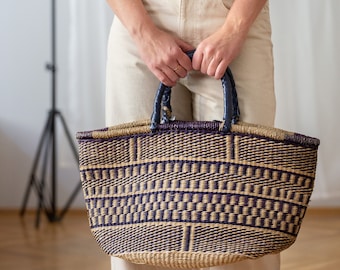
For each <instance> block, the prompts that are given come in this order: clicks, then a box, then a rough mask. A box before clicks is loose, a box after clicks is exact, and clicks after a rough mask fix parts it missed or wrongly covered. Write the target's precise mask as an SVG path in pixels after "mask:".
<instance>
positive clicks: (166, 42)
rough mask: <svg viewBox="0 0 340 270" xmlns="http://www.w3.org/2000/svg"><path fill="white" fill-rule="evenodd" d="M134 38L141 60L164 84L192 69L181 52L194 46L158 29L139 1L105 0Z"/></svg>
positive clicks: (170, 84)
mask: <svg viewBox="0 0 340 270" xmlns="http://www.w3.org/2000/svg"><path fill="white" fill-rule="evenodd" d="M107 2H108V4H109V5H110V7H111V8H112V10H113V11H114V13H115V16H117V17H118V18H119V19H120V20H121V22H122V23H123V24H124V26H125V27H126V29H127V31H128V32H129V33H130V35H131V37H132V39H133V40H134V41H135V43H136V45H137V47H138V50H139V53H140V56H141V58H142V60H143V61H144V62H145V63H146V65H147V66H148V68H149V69H150V71H151V72H152V73H153V74H154V75H155V76H156V77H157V78H158V80H160V81H161V82H162V83H164V84H165V85H167V86H174V85H175V84H176V82H177V81H178V79H179V78H183V77H185V76H186V75H187V73H188V71H190V70H192V66H191V61H190V59H189V57H188V56H187V55H186V54H185V53H184V52H185V51H189V50H192V49H194V48H193V46H191V45H190V44H188V43H186V42H184V41H183V40H180V39H178V38H176V37H174V36H172V35H171V34H169V33H167V32H165V31H162V30H160V29H159V28H157V26H156V25H155V24H154V22H153V21H152V19H151V17H150V16H149V14H148V13H147V11H146V10H145V7H144V4H143V1H141V0H129V1H122V0H107Z"/></svg>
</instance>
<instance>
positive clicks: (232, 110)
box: [150, 50, 240, 133]
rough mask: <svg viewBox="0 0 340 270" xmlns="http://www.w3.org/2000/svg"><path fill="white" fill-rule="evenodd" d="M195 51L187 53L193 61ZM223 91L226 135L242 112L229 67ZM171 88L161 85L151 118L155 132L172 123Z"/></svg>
mask: <svg viewBox="0 0 340 270" xmlns="http://www.w3.org/2000/svg"><path fill="white" fill-rule="evenodd" d="M194 53H195V50H192V51H189V52H187V55H188V56H189V57H190V59H191V60H192V57H193V55H194ZM221 82H222V90H223V104H224V114H223V126H222V129H221V132H223V133H226V132H229V131H230V128H231V125H232V124H235V123H237V121H238V119H239V116H240V111H239V107H238V100H237V93H236V88H235V81H234V78H233V75H232V73H231V70H230V68H229V67H228V68H227V70H226V72H225V73H224V75H223V77H222V78H221ZM170 102H171V87H170V86H166V85H164V84H163V83H160V85H159V87H158V89H157V92H156V96H155V101H154V106H153V113H152V116H151V127H150V128H151V130H152V131H155V130H156V129H157V126H158V125H159V124H160V123H168V122H170V121H171V104H170Z"/></svg>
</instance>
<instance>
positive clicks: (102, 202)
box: [77, 54, 319, 269]
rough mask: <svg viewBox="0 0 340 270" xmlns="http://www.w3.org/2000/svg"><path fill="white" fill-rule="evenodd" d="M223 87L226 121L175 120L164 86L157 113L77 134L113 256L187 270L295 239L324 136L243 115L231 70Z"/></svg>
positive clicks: (98, 220)
mask: <svg viewBox="0 0 340 270" xmlns="http://www.w3.org/2000/svg"><path fill="white" fill-rule="evenodd" d="M189 56H191V57H192V54H189ZM222 86H223V87H222V88H223V92H224V97H225V98H224V106H225V112H224V116H223V119H224V121H222V122H218V121H211V122H186V121H172V120H170V119H171V117H170V115H169V112H170V111H171V107H170V93H171V89H170V88H169V87H166V86H164V85H162V84H161V85H160V87H159V89H158V91H157V94H156V99H155V105H154V112H153V115H152V117H151V120H146V121H140V122H133V123H128V124H123V125H119V126H114V127H110V128H106V129H102V130H95V131H89V132H78V133H77V139H78V142H79V151H80V152H79V154H80V175H81V181H82V188H83V192H84V197H85V202H86V207H87V211H88V217H89V225H90V229H91V231H92V233H93V235H94V238H95V239H96V241H97V242H98V244H99V245H100V247H101V248H102V249H103V250H104V251H105V252H106V253H107V254H109V255H112V256H117V257H120V258H123V259H125V260H128V261H131V262H133V263H137V264H149V265H156V266H164V267H170V268H177V269H188V268H203V267H210V266H216V265H222V264H228V263H232V262H236V261H240V260H243V259H255V258H259V257H261V256H264V255H266V254H271V253H278V252H280V251H282V250H284V249H286V248H288V247H289V246H290V245H292V244H293V243H294V241H295V239H296V237H297V234H298V232H299V229H300V226H301V222H302V219H303V217H304V215H305V212H306V208H307V205H308V202H309V199H310V196H311V193H312V190H313V186H314V178H315V170H316V160H317V148H318V145H319V140H318V139H315V138H311V137H307V136H304V135H301V134H296V133H292V132H287V131H284V130H280V129H275V128H268V127H264V126H258V125H250V124H247V123H241V122H238V116H239V114H238V112H239V110H238V104H237V96H236V90H235V84H234V81H233V78H232V75H231V72H230V70H229V69H228V71H227V72H226V74H225V75H224V77H223V78H222Z"/></svg>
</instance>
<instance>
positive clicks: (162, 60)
mask: <svg viewBox="0 0 340 270" xmlns="http://www.w3.org/2000/svg"><path fill="white" fill-rule="evenodd" d="M136 43H137V47H138V49H139V52H140V55H141V58H142V60H143V61H144V62H145V63H146V65H147V66H148V68H149V69H150V71H151V72H152V73H153V74H154V75H155V76H156V77H157V78H158V79H159V80H160V81H161V82H162V83H163V84H165V85H167V86H174V85H175V84H176V83H177V81H178V79H179V78H184V77H185V76H186V75H187V73H188V72H189V71H190V70H192V64H191V61H190V58H189V57H188V56H187V55H186V54H185V51H189V50H192V49H194V47H193V46H192V45H190V44H188V43H186V42H185V41H183V40H181V39H179V38H176V37H174V36H172V35H170V34H168V33H166V32H164V31H161V30H159V29H154V30H153V32H152V33H148V34H146V35H145V36H144V37H143V38H142V39H139V40H137V42H136Z"/></svg>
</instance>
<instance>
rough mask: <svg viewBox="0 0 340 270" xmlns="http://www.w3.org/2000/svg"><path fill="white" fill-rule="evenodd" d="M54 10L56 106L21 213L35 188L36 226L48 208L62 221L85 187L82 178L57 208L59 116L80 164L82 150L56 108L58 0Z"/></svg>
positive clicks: (53, 219) (48, 213) (51, 68)
mask: <svg viewBox="0 0 340 270" xmlns="http://www.w3.org/2000/svg"><path fill="white" fill-rule="evenodd" d="M51 11H52V16H51V18H52V20H51V30H52V31H51V32H52V40H51V41H52V42H51V43H52V62H51V63H48V64H47V65H46V69H47V70H48V71H50V72H51V74H52V85H51V86H52V87H51V88H52V108H51V109H50V111H49V113H48V118H47V122H46V124H45V127H44V129H43V133H42V135H41V138H40V141H39V145H38V149H37V152H36V155H35V158H34V162H33V166H32V171H31V174H30V178H29V182H28V186H27V189H26V192H25V196H24V199H23V204H22V207H21V211H20V215H21V216H23V215H24V214H25V212H26V206H27V202H28V198H29V195H30V191H31V189H35V191H36V193H37V195H38V206H37V214H36V223H35V225H36V227H37V228H38V227H39V224H40V215H41V212H42V211H44V213H45V214H46V216H47V218H48V220H49V221H50V222H56V221H60V220H61V219H62V218H63V216H64V215H65V214H66V212H67V211H68V209H69V207H70V205H71V204H72V202H73V200H74V199H75V197H76V195H77V193H78V191H79V190H80V188H81V183H80V181H79V183H78V185H77V186H76V188H75V189H74V191H73V192H72V193H71V196H70V198H69V199H68V200H67V202H66V204H65V206H64V208H62V209H61V211H60V212H58V209H57V151H56V150H57V140H56V134H57V132H56V122H57V121H56V120H57V119H58V118H59V119H60V121H61V124H62V127H63V129H64V131H65V135H66V137H67V140H68V142H69V144H70V147H71V150H72V152H73V155H74V158H75V160H76V162H77V164H78V151H77V148H76V146H75V144H74V142H73V140H72V136H71V133H70V131H69V129H68V128H67V125H66V121H65V118H64V117H63V115H62V114H61V112H60V111H58V110H57V109H56V65H55V64H56V3H55V0H52V2H51ZM49 162H50V178H51V187H50V188H49V189H50V190H48V191H50V192H49V194H48V196H45V194H46V193H47V191H46V186H47V185H46V178H47V173H48V163H49ZM39 165H41V166H40V167H41V171H40V173H41V175H40V179H38V177H37V170H38V167H39Z"/></svg>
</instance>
